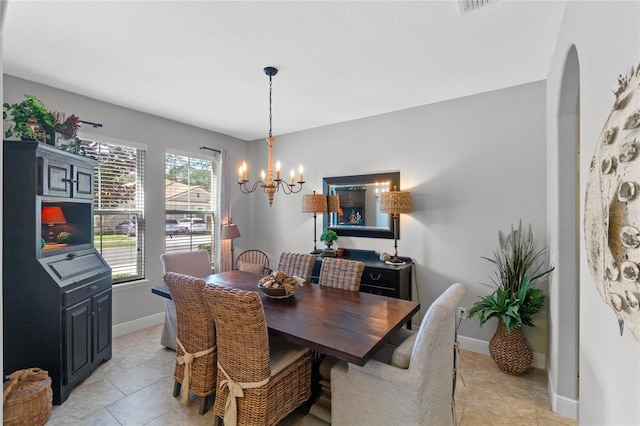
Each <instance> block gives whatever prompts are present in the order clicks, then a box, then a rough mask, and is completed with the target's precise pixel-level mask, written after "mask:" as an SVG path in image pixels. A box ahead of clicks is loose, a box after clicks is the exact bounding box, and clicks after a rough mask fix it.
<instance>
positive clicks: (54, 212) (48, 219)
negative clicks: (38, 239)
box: [41, 206, 67, 244]
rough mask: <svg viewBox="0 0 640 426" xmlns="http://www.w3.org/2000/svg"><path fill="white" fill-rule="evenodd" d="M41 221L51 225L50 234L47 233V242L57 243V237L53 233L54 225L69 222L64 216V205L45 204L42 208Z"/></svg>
mask: <svg viewBox="0 0 640 426" xmlns="http://www.w3.org/2000/svg"><path fill="white" fill-rule="evenodd" d="M41 223H42V224H45V223H46V224H47V225H49V234H47V244H55V243H56V241H55V237H54V235H53V227H54V226H55V225H62V224H65V223H67V219H66V218H65V217H64V213H63V212H62V207H59V206H45V207H43V208H42V216H41Z"/></svg>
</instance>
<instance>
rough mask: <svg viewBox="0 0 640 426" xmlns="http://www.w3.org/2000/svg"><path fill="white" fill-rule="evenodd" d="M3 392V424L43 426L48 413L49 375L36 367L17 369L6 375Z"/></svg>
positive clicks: (50, 395) (49, 402)
mask: <svg viewBox="0 0 640 426" xmlns="http://www.w3.org/2000/svg"><path fill="white" fill-rule="evenodd" d="M7 379H9V381H8V382H6V383H5V384H4V389H3V393H2V399H3V406H4V407H3V408H4V420H3V425H4V426H8V425H11V426H14V425H20V426H42V425H44V424H45V423H47V420H49V416H51V405H52V399H53V393H52V391H51V377H49V374H48V373H47V372H46V371H44V370H41V369H39V368H29V369H26V370H18V371H15V372H14V373H12V374H10V375H9V376H7Z"/></svg>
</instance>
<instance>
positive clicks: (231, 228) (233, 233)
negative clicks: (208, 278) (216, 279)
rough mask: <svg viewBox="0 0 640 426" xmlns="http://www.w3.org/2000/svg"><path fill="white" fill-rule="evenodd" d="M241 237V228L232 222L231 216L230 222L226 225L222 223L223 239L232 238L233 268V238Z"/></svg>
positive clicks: (221, 237) (221, 236) (232, 258)
mask: <svg viewBox="0 0 640 426" xmlns="http://www.w3.org/2000/svg"><path fill="white" fill-rule="evenodd" d="M238 237H240V230H239V229H238V227H237V226H236V224H235V223H231V218H229V223H228V224H226V225H222V232H221V233H220V239H221V240H231V269H233V260H234V257H233V240H235V239H236V238H238Z"/></svg>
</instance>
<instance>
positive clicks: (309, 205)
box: [302, 192, 327, 213]
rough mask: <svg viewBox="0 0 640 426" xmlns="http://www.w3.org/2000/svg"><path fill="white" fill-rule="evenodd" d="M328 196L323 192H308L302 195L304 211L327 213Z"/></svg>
mask: <svg viewBox="0 0 640 426" xmlns="http://www.w3.org/2000/svg"><path fill="white" fill-rule="evenodd" d="M326 211H327V197H326V196H324V195H323V194H316V193H315V192H314V193H313V194H307V195H304V196H303V197H302V213H326Z"/></svg>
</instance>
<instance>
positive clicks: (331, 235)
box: [320, 229, 338, 248]
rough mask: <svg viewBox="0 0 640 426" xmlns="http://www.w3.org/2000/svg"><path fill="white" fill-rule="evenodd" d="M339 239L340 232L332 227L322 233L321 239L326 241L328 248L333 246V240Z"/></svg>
mask: <svg viewBox="0 0 640 426" xmlns="http://www.w3.org/2000/svg"><path fill="white" fill-rule="evenodd" d="M337 239H338V234H336V233H335V231H333V230H332V229H326V230H325V231H324V232H323V233H322V235H320V241H324V244H325V245H326V246H327V248H331V246H332V245H333V242H334V241H336V240H337Z"/></svg>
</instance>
